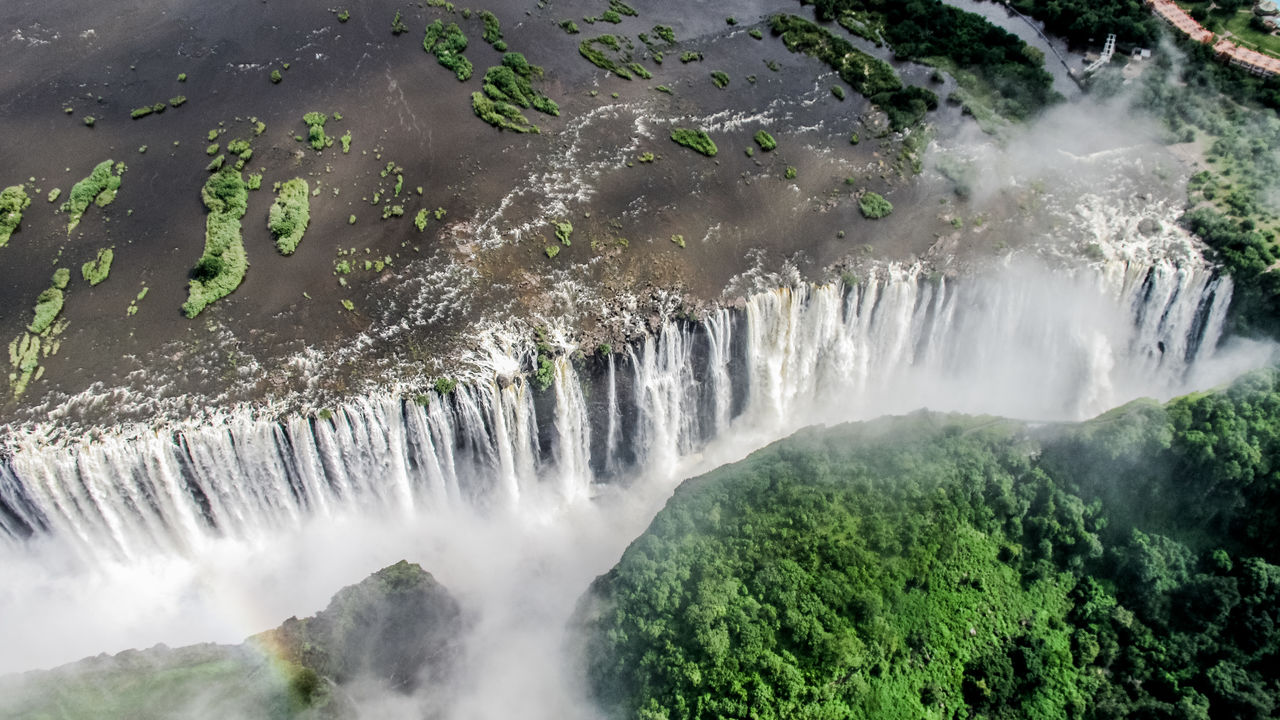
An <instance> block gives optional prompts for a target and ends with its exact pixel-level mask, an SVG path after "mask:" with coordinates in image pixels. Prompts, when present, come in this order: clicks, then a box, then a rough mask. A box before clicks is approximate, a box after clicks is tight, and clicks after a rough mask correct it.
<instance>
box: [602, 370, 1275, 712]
mask: <svg viewBox="0 0 1280 720" xmlns="http://www.w3.org/2000/svg"><path fill="white" fill-rule="evenodd" d="M1278 456H1280V371H1277V370H1267V371H1262V372H1258V373H1255V374H1253V375H1250V376H1247V377H1246V378H1244V379H1242V380H1241V381H1240V382H1238V383H1237V384H1236V385H1234V386H1233V387H1231V388H1229V389H1227V390H1224V391H1221V392H1216V393H1209V394H1202V395H1195V396H1189V397H1185V398H1181V399H1178V400H1175V401H1173V402H1171V403H1169V404H1168V405H1165V406H1161V405H1159V404H1157V403H1154V402H1152V401H1139V402H1135V403H1133V404H1130V405H1128V406H1125V407H1122V408H1119V409H1117V410H1114V411H1112V412H1110V413H1107V414H1106V415H1103V416H1101V417H1099V418H1097V419H1095V420H1092V421H1089V422H1086V423H1083V424H1079V425H1068V426H1053V427H1040V428H1029V427H1027V426H1024V425H1021V424H1018V423H1015V422H1011V421H1004V420H995V419H991V418H973V417H961V416H945V415H936V414H928V413H918V414H915V415H912V416H909V417H904V418H888V419H882V420H878V421H874V422H870V423H863V424H856V425H846V426H841V427H836V428H832V429H810V430H807V431H804V432H801V433H800V434H798V435H796V436H794V437H793V438H791V439H788V440H785V441H782V442H779V443H777V444H775V445H773V446H771V447H769V448H767V449H765V450H763V451H760V452H758V453H756V454H754V455H752V456H751V457H749V458H748V459H747V460H745V461H743V462H741V463H738V464H737V465H733V466H729V467H725V468H721V469H719V470H716V471H714V472H712V473H709V474H707V475H704V476H702V477H700V478H697V479H694V480H691V481H688V482H686V483H685V484H684V485H683V486H682V487H681V488H680V489H679V490H678V491H677V492H676V494H675V497H674V498H673V499H672V500H671V501H670V502H669V503H668V505H667V507H666V508H665V509H664V510H663V511H662V512H661V513H660V514H659V515H658V517H657V518H656V519H655V520H654V522H653V524H652V525H651V526H650V528H649V529H648V531H647V532H646V533H645V534H644V535H643V536H641V537H640V538H639V539H638V540H636V542H635V543H633V544H632V545H631V547H630V548H628V550H627V551H626V553H625V554H624V556H623V558H622V560H621V562H620V563H619V564H618V565H617V566H616V567H615V568H614V569H613V570H611V571H610V572H609V573H608V574H607V575H604V576H601V577H600V578H598V579H597V581H596V582H595V583H594V585H593V587H592V591H591V593H590V594H589V595H588V596H587V598H585V599H584V600H583V602H582V604H581V605H580V608H579V615H578V619H579V622H580V623H581V630H582V632H583V633H584V635H583V638H584V643H585V645H584V647H585V656H584V664H585V668H586V670H585V672H586V673H587V675H588V677H589V678H590V682H591V687H592V689H593V691H594V693H595V695H596V697H597V699H598V700H599V701H600V702H601V703H602V704H603V705H604V706H605V707H606V708H607V709H608V710H609V711H610V713H611V714H612V716H615V717H641V718H712V717H755V718H796V717H803V718H849V717H865V718H880V717H913V718H931V717H933V718H937V717H947V718H951V717H957V718H963V717H987V718H1010V719H1013V718H1059V717H1080V718H1147V717H1151V718H1154V717H1177V718H1208V717H1215V718H1263V717H1271V716H1272V713H1273V712H1274V711H1275V710H1276V700H1275V699H1276V697H1277V695H1278V693H1280V671H1278V670H1277V668H1280V662H1278V660H1280V658H1277V657H1276V655H1277V652H1280V627H1278V626H1277V621H1278V620H1280V566H1277V564H1276V563H1277V561H1278V560H1280V558H1277V553H1278V551H1280V545H1278V544H1277V541H1278V536H1277V533H1276V531H1275V527H1274V519H1275V517H1276V512H1277V509H1280V475H1278V474H1277V469H1276V468H1275V467H1274V466H1273V463H1272V459H1273V458H1275V457H1278Z"/></svg>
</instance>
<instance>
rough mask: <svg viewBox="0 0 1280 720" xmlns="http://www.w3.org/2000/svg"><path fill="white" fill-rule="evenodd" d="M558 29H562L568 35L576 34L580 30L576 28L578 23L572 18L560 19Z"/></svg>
mask: <svg viewBox="0 0 1280 720" xmlns="http://www.w3.org/2000/svg"><path fill="white" fill-rule="evenodd" d="M560 29H561V30H564V31H565V32H566V33H568V34H570V35H577V34H578V33H579V32H581V31H580V30H578V23H576V22H574V21H572V20H561V21H560Z"/></svg>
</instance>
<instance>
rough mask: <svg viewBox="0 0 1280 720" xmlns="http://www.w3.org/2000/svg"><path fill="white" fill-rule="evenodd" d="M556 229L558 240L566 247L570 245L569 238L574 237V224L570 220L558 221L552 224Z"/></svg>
mask: <svg viewBox="0 0 1280 720" xmlns="http://www.w3.org/2000/svg"><path fill="white" fill-rule="evenodd" d="M552 225H553V226H555V229H556V239H557V240H559V241H560V243H561V244H562V245H565V246H566V247H567V246H568V245H570V244H571V243H570V242H569V236H571V235H573V223H571V222H569V221H568V220H558V221H556V222H554V223H552Z"/></svg>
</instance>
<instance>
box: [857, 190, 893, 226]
mask: <svg viewBox="0 0 1280 720" xmlns="http://www.w3.org/2000/svg"><path fill="white" fill-rule="evenodd" d="M858 209H859V210H861V211H862V216H863V217H865V218H867V219H869V220H879V219H880V218H882V217H886V216H888V215H889V213H891V212H893V204H892V203H890V202H889V201H888V200H885V199H884V196H883V195H881V194H879V193H874V192H866V193H863V194H862V197H860V198H858Z"/></svg>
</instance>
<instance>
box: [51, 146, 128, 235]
mask: <svg viewBox="0 0 1280 720" xmlns="http://www.w3.org/2000/svg"><path fill="white" fill-rule="evenodd" d="M124 170H125V167H124V163H119V164H117V165H115V168H114V170H113V168H112V161H111V160H103V161H102V162H100V163H98V164H97V165H96V166H95V167H94V168H93V172H91V173H89V177H87V178H85V179H83V180H81V181H79V182H77V183H76V184H75V185H73V186H71V192H69V193H67V200H66V202H64V203H63V204H62V211H63V212H65V213H67V234H71V233H72V232H73V231H75V229H76V226H77V225H79V224H80V218H81V217H83V216H84V213H85V210H87V209H88V208H89V204H90V203H93V204H95V205H97V206H98V207H106V206H107V205H109V204H111V201H112V200H114V199H115V197H116V191H117V190H119V189H120V176H121V175H123V174H124Z"/></svg>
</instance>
